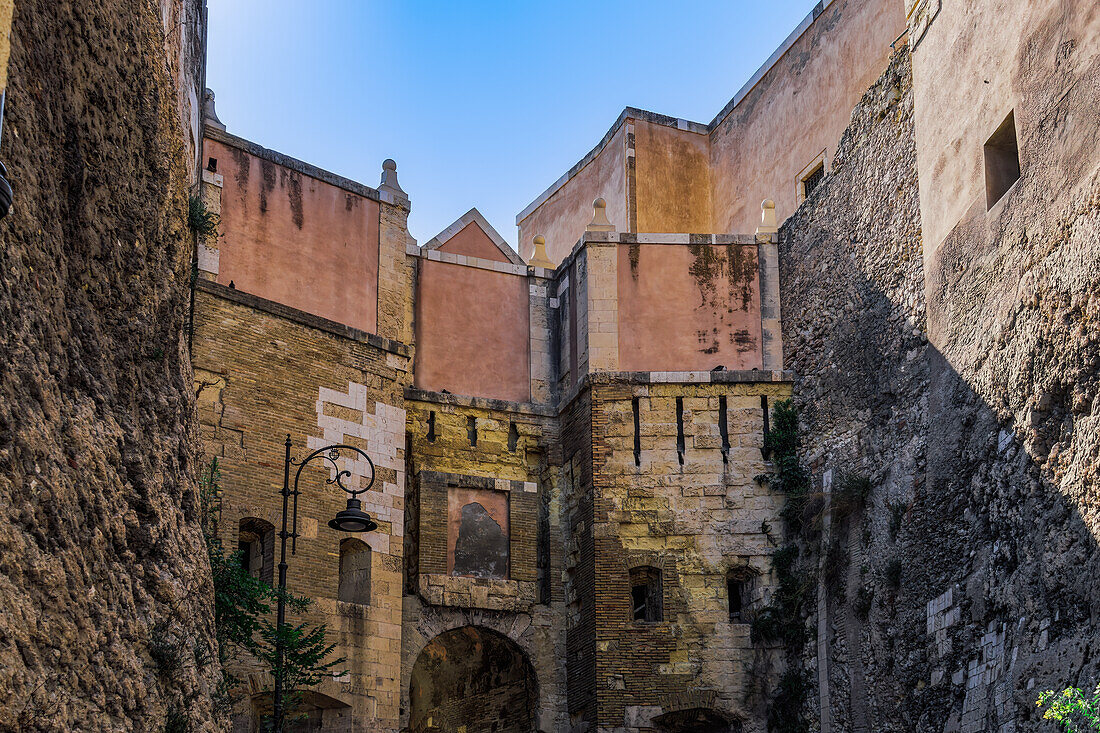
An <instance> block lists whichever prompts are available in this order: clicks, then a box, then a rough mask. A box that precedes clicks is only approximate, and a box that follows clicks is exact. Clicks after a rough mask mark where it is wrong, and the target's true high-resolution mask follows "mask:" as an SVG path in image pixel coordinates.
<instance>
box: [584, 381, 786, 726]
mask: <svg viewBox="0 0 1100 733" xmlns="http://www.w3.org/2000/svg"><path fill="white" fill-rule="evenodd" d="M748 374H749V373H748V372H724V373H722V372H720V373H715V375H713V377H712V380H713V381H711V382H709V383H702V384H700V383H691V382H687V383H683V382H681V383H677V382H675V381H674V380H671V379H670V380H668V381H664V380H663V379H662V380H661V381H657V379H653V378H651V376H650V375H649V374H648V373H641V374H638V375H636V376H632V375H626V376H624V377H621V378H615V377H614V376H612V377H609V378H606V375H599V376H598V377H597V376H593V377H592V391H593V416H592V422H593V426H594V427H593V428H592V431H593V441H594V443H593V455H594V459H593V466H594V468H593V489H592V491H593V502H594V514H593V528H592V533H593V536H594V553H593V556H592V560H591V561H592V562H594V577H595V585H594V601H595V604H594V605H595V637H596V659H595V667H596V681H595V687H596V697H597V700H598V706H599V716H598V717H599V727H600V729H616V730H622V729H625V730H632V731H634V730H649V729H652V728H656V727H657V723H656V722H655V721H654V718H656V717H658V716H660V715H662V714H664V715H670V714H672V715H674V714H676V713H677V712H679V711H686V710H692V709H695V708H707V709H710V710H713V711H716V712H718V713H720V714H721V715H722V716H723V717H724V718H725V719H726V720H727V721H745V728H744V729H745V730H748V731H756V730H763V729H762V728H761V727H760V726H759V723H760V721H762V720H763V716H762V715H761V714H760V713H761V710H762V709H763V702H764V700H765V699H766V690H765V689H764V687H762V686H761V685H762V683H763V681H764V680H766V679H769V678H772V677H773V673H774V672H775V671H777V668H776V666H775V664H774V663H775V661H776V660H775V658H774V657H773V655H771V654H769V653H768V651H767V650H764V649H758V648H754V647H753V645H752V643H751V642H750V640H749V623H748V622H749V620H750V618H751V614H752V611H753V609H754V608H759V607H761V606H762V605H763V604H764V602H765V599H766V598H767V596H768V595H769V589H770V587H771V586H772V585H773V582H774V579H773V578H772V570H771V564H770V561H769V557H770V555H771V553H772V552H773V550H774V549H775V546H776V545H775V541H774V539H775V538H774V537H773V536H772V535H771V534H770V533H771V532H772V531H775V532H778V527H779V526H780V520H779V518H778V511H779V508H780V507H781V505H782V497H781V496H778V495H776V493H775V492H774V490H772V489H770V488H769V487H768V486H767V485H766V484H762V483H760V482H757V481H755V480H754V479H755V477H756V476H758V475H760V474H762V473H765V472H767V471H768V470H769V465H768V464H767V463H765V461H764V457H763V450H762V449H763V445H764V443H763V441H764V432H763V430H764V424H763V423H764V421H763V411H762V408H761V397H762V396H766V397H768V398H769V399H770V400H771V402H772V403H774V401H775V400H777V399H780V398H782V397H784V396H786V395H787V394H789V384H787V383H784V382H782V381H776V382H769V381H748V379H749V378H748V376H747V375H748ZM760 374H761V376H763V375H764V374H769V375H770V374H771V373H760ZM708 376H710V375H708ZM727 377H728V380H727V379H726V378H727ZM741 380H744V381H741ZM723 397H724V398H725V402H726V424H727V436H728V447H727V448H725V449H723V441H722V435H721V428H720V415H719V412H720V398H723ZM678 399H679V400H680V401H681V402H680V404H681V406H682V407H681V421H682V432H683V451H682V454H681V452H680V451H679V450H678V441H679V433H680V429H679V428H678V424H677V406H676V405H677V400H678ZM635 400H637V403H638V413H639V426H640V441H639V442H640V445H639V447H640V449H641V450H640V452H639V455H638V460H637V463H636V461H635V452H634V435H635V431H634V414H633V410H634V401H635ZM769 525H770V527H771V528H774V529H769ZM581 562H582V563H583V562H584V559H583V555H582V560H581ZM638 566H650V567H655V568H658V569H659V570H660V572H661V581H662V584H663V620H661V621H659V622H640V621H635V620H634V619H633V616H632V608H631V606H632V599H631V587H630V583H629V580H628V578H629V572H630V569H631V568H633V567H638ZM732 575H737V577H739V578H744V579H747V580H748V581H749V582H748V584H747V587H748V590H747V591H746V594H745V609H744V610H745V613H744V615H743V616H742V617H741V618H740V619H739V620H738V621H736V622H731V621H730V616H729V606H728V603H727V578H728V577H731V576H732Z"/></svg>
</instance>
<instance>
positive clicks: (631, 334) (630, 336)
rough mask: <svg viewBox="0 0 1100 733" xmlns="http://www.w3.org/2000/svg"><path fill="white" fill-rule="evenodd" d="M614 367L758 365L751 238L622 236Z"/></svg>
mask: <svg viewBox="0 0 1100 733" xmlns="http://www.w3.org/2000/svg"><path fill="white" fill-rule="evenodd" d="M617 267H618V271H617V279H618V313H619V368H620V369H622V370H623V371H696V370H699V371H709V370H710V369H713V368H714V367H716V366H718V365H722V366H725V367H726V368H727V369H752V368H753V367H757V368H761V367H762V366H763V350H762V347H761V324H760V280H759V275H758V270H757V250H756V245H739V244H728V245H709V244H705V245H703V244H701V245H668V244H621V245H619V252H618V266H617Z"/></svg>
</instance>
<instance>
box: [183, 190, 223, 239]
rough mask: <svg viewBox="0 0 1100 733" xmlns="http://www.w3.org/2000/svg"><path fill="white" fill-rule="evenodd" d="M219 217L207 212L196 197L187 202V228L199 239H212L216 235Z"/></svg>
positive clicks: (200, 200)
mask: <svg viewBox="0 0 1100 733" xmlns="http://www.w3.org/2000/svg"><path fill="white" fill-rule="evenodd" d="M220 223H221V217H220V216H218V215H217V214H215V213H214V212H212V211H210V210H208V209H207V208H206V205H205V204H204V203H203V202H202V199H200V198H199V197H198V196H192V197H191V198H190V199H188V201H187V226H189V227H191V231H193V232H195V233H196V234H198V235H199V236H200V237H204V238H205V237H213V236H216V235H217V233H218V225H219V224H220Z"/></svg>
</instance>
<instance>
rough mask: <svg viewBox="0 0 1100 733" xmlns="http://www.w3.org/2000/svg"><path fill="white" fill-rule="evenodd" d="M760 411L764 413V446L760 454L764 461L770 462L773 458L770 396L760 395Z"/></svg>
mask: <svg viewBox="0 0 1100 733" xmlns="http://www.w3.org/2000/svg"><path fill="white" fill-rule="evenodd" d="M760 409H761V410H763V411H764V445H763V447H762V448H761V449H760V454H761V455H762V456H763V457H764V460H765V461H766V460H768V459H769V458H770V457H771V453H772V449H771V446H770V445H768V442H769V441H768V433H769V432H770V431H769V428H768V396H767V395H766V394H765V395H760Z"/></svg>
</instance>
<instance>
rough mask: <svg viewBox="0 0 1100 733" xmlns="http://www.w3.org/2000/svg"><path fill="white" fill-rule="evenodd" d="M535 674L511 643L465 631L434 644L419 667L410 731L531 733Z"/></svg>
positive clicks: (480, 630)
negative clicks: (460, 730) (459, 730)
mask: <svg viewBox="0 0 1100 733" xmlns="http://www.w3.org/2000/svg"><path fill="white" fill-rule="evenodd" d="M537 701H538V692H537V685H536V681H535V672H534V670H533V669H532V668H531V664H530V662H528V661H527V657H526V656H525V655H524V653H523V650H521V649H520V648H519V646H517V645H516V643H515V642H513V641H512V640H511V639H508V638H507V637H505V636H503V635H501V634H498V633H497V632H495V631H491V630H489V629H485V628H481V627H478V626H463V627H461V628H458V629H454V630H452V631H447V632H445V633H443V634H440V635H439V636H437V637H435V638H434V639H432V640H431V641H430V642H429V643H428V645H427V646H426V647H424V649H423V651H421V652H420V656H418V657H417V658H416V664H414V665H413V671H412V681H411V683H410V685H409V731H410V733H428V731H441V732H442V731H456V730H458V729H459V726H465V728H466V730H467V731H470V733H473V731H495V732H496V733H531V731H533V730H534V725H535V709H536V706H537Z"/></svg>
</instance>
